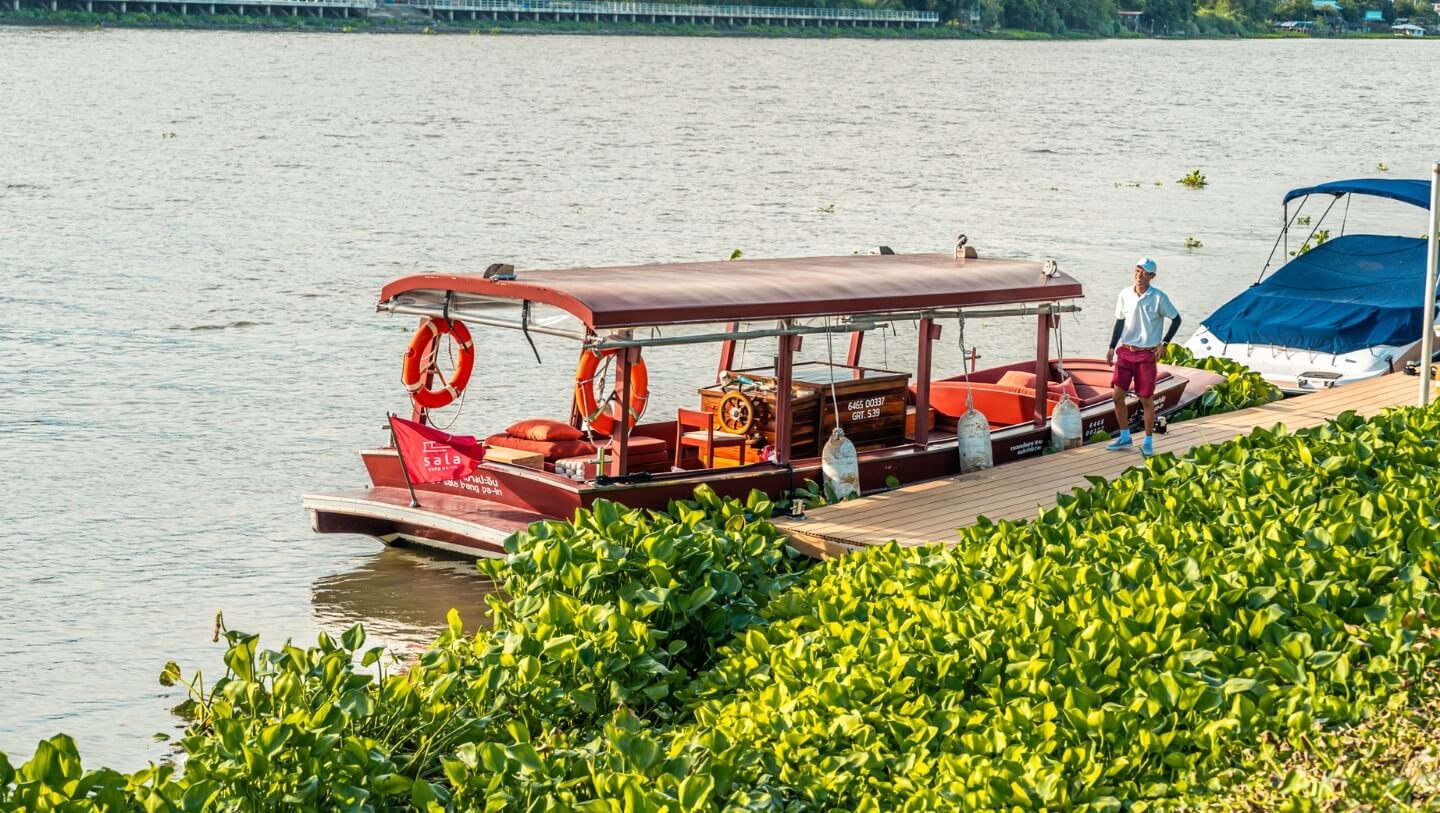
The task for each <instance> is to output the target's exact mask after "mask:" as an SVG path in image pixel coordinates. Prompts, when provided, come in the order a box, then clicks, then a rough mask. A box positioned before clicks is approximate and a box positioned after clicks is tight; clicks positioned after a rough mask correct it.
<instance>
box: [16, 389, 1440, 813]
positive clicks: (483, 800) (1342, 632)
mask: <svg viewBox="0 0 1440 813" xmlns="http://www.w3.org/2000/svg"><path fill="white" fill-rule="evenodd" d="M1436 437H1440V412H1437V410H1433V409H1432V410H1414V409H1408V410H1393V411H1391V412H1389V413H1387V414H1385V415H1384V416H1381V417H1379V418H1375V419H1372V420H1369V421H1365V420H1361V419H1359V418H1357V417H1356V416H1354V415H1353V414H1346V415H1342V416H1341V417H1340V418H1339V419H1337V420H1336V421H1334V422H1332V423H1331V424H1330V425H1328V426H1326V427H1323V428H1319V429H1313V430H1305V431H1302V432H1299V433H1295V434H1291V433H1287V432H1284V431H1280V430H1267V429H1260V430H1256V431H1255V432H1254V433H1253V434H1251V435H1250V436H1249V437H1245V438H1240V439H1237V440H1234V441H1231V442H1227V443H1223V444H1219V445H1215V446H1206V447H1202V448H1199V449H1196V450H1194V451H1193V452H1191V453H1190V454H1189V456H1188V457H1186V458H1184V459H1177V458H1175V457H1174V456H1172V455H1161V456H1159V457H1157V458H1154V459H1152V460H1150V461H1149V462H1148V463H1146V464H1145V466H1144V467H1142V468H1136V469H1132V470H1130V471H1129V472H1128V473H1126V474H1125V475H1123V476H1122V477H1120V478H1119V479H1118V480H1116V481H1114V482H1113V483H1105V482H1103V481H1100V482H1096V483H1095V484H1094V485H1093V486H1092V487H1091V488H1088V489H1084V490H1077V491H1076V492H1074V493H1073V494H1072V495H1071V496H1069V497H1065V498H1062V499H1061V500H1060V501H1059V503H1058V504H1057V505H1056V506H1055V507H1054V508H1051V509H1049V510H1046V511H1044V512H1042V513H1041V514H1040V515H1039V517H1038V518H1037V519H1036V520H1034V521H1030V522H1019V523H1011V522H1000V523H992V522H989V521H986V520H983V519H982V520H981V521H980V522H979V523H978V524H977V525H975V526H973V527H969V528H965V529H961V530H959V532H958V536H957V537H956V538H955V539H953V540H950V541H951V542H953V543H954V544H953V545H952V546H950V547H940V546H934V547H928V548H924V549H907V548H901V547H899V546H895V545H891V546H889V547H886V548H882V549H877V550H872V551H868V552H865V553H862V554H855V555H851V556H846V557H843V558H841V559H839V560H836V561H832V562H826V563H819V564H813V565H811V564H810V563H808V561H807V560H803V559H800V558H799V557H798V556H797V555H796V554H794V553H793V552H792V551H789V550H788V549H787V548H785V546H784V544H783V539H782V537H781V536H780V534H779V532H778V531H777V529H776V528H775V526H774V525H773V524H772V523H771V522H770V518H769V517H770V514H771V513H772V512H773V510H774V506H773V504H772V503H771V502H770V501H769V500H767V499H765V498H764V497H763V496H761V495H758V494H754V495H752V496H751V497H750V498H749V499H748V500H747V501H744V502H741V501H736V500H725V499H720V498H719V497H717V496H716V495H714V494H713V492H707V491H701V492H699V493H697V495H696V500H694V501H691V502H685V503H676V504H674V505H672V506H671V508H670V510H668V511H667V512H664V513H658V514H657V513H652V512H645V511H638V510H630V509H624V508H621V507H620V506H617V505H614V504H610V503H597V504H596V506H595V507H594V508H592V509H591V510H589V511H582V512H580V514H578V515H577V517H576V518H575V519H574V520H573V521H571V522H566V523H558V522H557V523H546V524H543V525H540V526H536V527H534V528H532V529H531V530H530V532H528V533H524V534H519V535H517V536H515V537H513V538H512V539H511V540H510V543H509V549H510V552H511V556H510V558H509V560H508V561H507V562H506V563H504V564H500V563H495V564H486V565H485V569H486V571H487V572H489V573H490V574H491V575H492V576H493V577H494V578H496V579H497V580H501V581H503V583H504V586H505V589H506V592H507V593H508V594H509V595H510V596H511V599H512V600H511V601H510V603H508V604H504V603H499V602H498V601H497V603H496V606H495V618H496V620H495V628H494V629H493V630H482V631H480V632H479V633H477V634H475V635H467V634H465V633H464V632H463V631H462V628H461V625H460V622H459V619H458V618H455V617H453V616H452V619H451V622H450V627H449V629H448V630H447V631H446V632H445V633H443V634H442V635H441V637H440V639H439V641H437V643H436V645H435V646H434V647H432V648H431V649H430V650H429V651H428V652H426V653H425V654H424V655H423V656H421V658H420V659H419V661H418V662H416V663H415V664H413V665H412V666H410V667H409V668H408V669H395V668H392V667H388V666H387V667H386V668H384V669H378V667H380V666H383V665H385V663H386V662H385V660H384V656H383V655H382V654H381V653H380V652H379V651H378V650H375V649H366V648H365V646H364V634H363V631H361V630H360V629H359V628H358V627H357V628H354V629H352V630H351V631H349V632H348V633H346V634H345V635H344V636H342V637H341V639H340V640H339V641H335V640H332V639H330V638H329V637H327V636H322V637H321V639H320V642H319V644H318V645H317V646H315V647H311V648H308V649H300V648H297V647H291V646H288V645H287V646H284V647H282V648H281V649H280V650H278V651H266V650H263V649H260V648H259V646H258V641H257V640H256V639H255V638H254V637H253V636H248V635H245V634H243V633H237V632H230V633H227V643H228V649H227V655H226V661H225V662H226V665H227V673H226V675H225V676H223V677H222V678H221V679H220V680H219V681H216V682H215V683H214V684H213V685H210V686H208V687H207V686H206V685H205V684H203V683H202V682H201V681H200V680H199V679H198V678H196V677H190V678H189V679H188V680H185V678H184V676H181V675H179V673H178V672H179V670H178V669H170V668H167V671H166V673H165V679H166V680H177V679H181V680H184V682H187V683H188V685H190V686H191V689H192V692H193V696H194V699H195V707H194V710H193V722H192V723H191V725H190V727H189V728H188V730H187V732H186V735H185V737H184V738H183V739H182V740H181V742H180V744H181V747H182V748H183V749H184V751H185V757H186V762H185V767H184V773H183V774H181V773H177V772H176V771H175V770H174V769H172V768H169V767H165V766H161V767H157V768H152V769H149V770H146V771H140V772H137V773H135V774H129V775H124V774H119V773H116V772H113V771H85V770H83V769H82V768H81V767H80V761H79V757H78V754H76V753H75V749H74V744H73V742H70V741H69V740H68V738H63V737H57V738H55V739H53V740H51V741H48V742H47V743H45V744H42V746H41V748H40V749H39V750H37V753H36V757H35V759H33V760H31V762H30V763H27V764H26V765H24V766H21V767H20V768H19V769H15V768H13V767H12V766H11V764H10V763H9V762H8V761H6V760H4V759H3V758H0V809H3V810H27V811H28V810H97V809H105V810H197V811H199V810H217V811H252V810H255V811H258V810H271V809H276V808H288V809H295V810H357V811H359V810H375V811H382V810H421V811H427V813H428V812H429V811H450V810H456V811H459V810H495V811H500V810H517V811H531V810H534V811H547V810H576V811H586V812H587V813H588V812H590V811H594V812H595V813H599V812H600V811H624V810H635V811H669V812H672V813H680V812H681V811H694V810H754V811H807V810H858V811H889V810H905V811H921V810H946V811H949V810H995V809H1001V808H1003V809H1007V810H1039V809H1050V810H1063V809H1076V810H1078V809H1085V810H1117V811H1118V810H1134V811H1141V810H1153V809H1175V808H1182V809H1185V808H1193V807H1196V806H1197V805H1208V804H1213V803H1215V802H1217V801H1223V800H1225V799H1227V798H1229V795H1230V790H1231V788H1232V787H1233V786H1235V785H1236V784H1237V783H1243V782H1244V781H1245V780H1247V779H1254V777H1256V776H1257V775H1263V772H1265V771H1268V770H1272V769H1274V766H1276V765H1284V764H1289V763H1288V762H1287V760H1291V759H1293V756H1287V754H1289V755H1293V754H1297V753H1308V751H1307V750H1306V749H1308V748H1310V746H1311V745H1312V744H1315V743H1324V742H1329V741H1330V739H1329V738H1331V737H1332V735H1333V732H1336V731H1341V730H1348V729H1343V726H1345V725H1348V724H1350V723H1354V722H1362V721H1364V720H1366V719H1371V718H1374V719H1381V720H1384V719H1387V718H1386V716H1385V715H1386V714H1392V713H1394V712H1398V711H1402V710H1404V709H1406V708H1410V707H1416V706H1421V705H1423V704H1424V703H1425V702H1428V701H1430V700H1433V698H1432V697H1430V695H1427V694H1426V693H1427V692H1430V691H1431V688H1430V687H1434V686H1435V685H1436V683H1435V681H1434V680H1433V675H1434V670H1435V668H1436V664H1437V663H1440V629H1437V626H1436V625H1437V621H1436V619H1437V618H1440V591H1437V589H1436V580H1437V579H1440V496H1437V495H1436V494H1435V492H1434V488H1433V478H1434V476H1435V472H1436V470H1437V469H1440V443H1437V442H1436V441H1435V440H1434V438H1436ZM364 664H370V665H371V666H372V667H375V668H377V673H376V674H370V673H367V672H366V671H363V670H361V669H359V668H357V667H358V666H361V665H364ZM1427 675H1429V676H1431V678H1427ZM1419 749H1420V746H1419V745H1417V746H1416V749H1415V750H1416V751H1417V752H1418V751H1419ZM1422 779H1423V777H1422ZM1262 786H1263V794H1261V798H1264V799H1265V800H1266V805H1267V806H1268V807H1270V808H1273V809H1294V810H1304V809H1309V808H1310V802H1309V796H1307V794H1313V793H1315V792H1316V791H1315V788H1316V787H1317V785H1316V784H1315V783H1314V782H1312V781H1308V780H1307V781H1294V782H1275V783H1268V782H1262ZM1327 787H1328V786H1327ZM1423 787H1427V786H1426V785H1424V783H1423V782H1421V781H1419V780H1416V781H1409V780H1407V782H1405V783H1399V784H1396V783H1356V784H1355V785H1353V786H1352V788H1351V790H1349V791H1346V792H1347V793H1351V794H1353V795H1351V796H1349V797H1347V798H1348V799H1349V800H1350V801H1352V802H1354V803H1355V804H1357V805H1359V804H1365V803H1367V802H1371V803H1374V804H1375V805H1376V806H1377V807H1378V808H1383V809H1387V810H1389V809H1397V808H1401V807H1402V806H1403V805H1405V804H1407V803H1409V802H1413V801H1415V800H1416V799H1417V798H1421V797H1420V796H1419V795H1418V794H1420V793H1422V792H1423V791H1422V790H1420V789H1421V788H1423ZM1332 802H1333V799H1332ZM1332 806H1333V805H1332Z"/></svg>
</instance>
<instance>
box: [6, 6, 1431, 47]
mask: <svg viewBox="0 0 1440 813" xmlns="http://www.w3.org/2000/svg"><path fill="white" fill-rule="evenodd" d="M0 25H6V26H35V27H66V28H90V29H97V28H135V29H161V30H195V31H307V32H327V33H336V34H362V33H363V34H430V35H439V34H470V35H474V34H492V35H499V34H526V35H543V34H587V35H599V36H651V37H751V38H774V39H876V40H896V39H904V40H976V41H979V40H999V41H1042V42H1057V41H1074V40H1207V41H1210V40H1241V39H1301V40H1309V39H1317V40H1320V39H1380V40H1401V39H1405V40H1407V41H1408V40H1409V39H1410V38H1401V37H1395V36H1393V35H1390V34H1340V35H1333V36H1325V37H1314V36H1310V35H1306V34H1295V33H1281V32H1263V33H1252V34H1237V35H1227V36H1218V35H1197V36H1186V37H1154V36H1148V35H1144V34H1134V33H1122V34H1091V33H1088V32H1069V33H1065V34H1049V33H1045V32H1041V31H1027V30H1024V29H1001V30H999V31H971V30H968V29H963V28H957V27H954V26H946V25H940V26H935V27H931V28H849V27H845V28H841V27H829V26H818V27H812V26H807V27H795V26H789V27H787V26H779V25H749V26H744V27H739V28H718V27H712V26H705V25H679V24H667V23H615V22H569V21H564V22H537V21H523V22H516V21H509V20H499V21H496V20H453V21H452V20H433V21H429V22H426V23H416V22H410V21H405V20H396V19H386V18H381V19H376V18H373V17H372V18H365V17H354V18H348V19H346V18H329V17H324V18H322V17H286V16H277V17H250V16H244V17H242V16H239V15H227V14H217V15H203V16H202V15H198V14H197V15H184V16H182V15H178V14H166V13H160V14H147V13H143V12H128V13H123V14H121V13H109V12H85V11H69V10H62V11H45V10H40V9H23V10H20V11H14V10H0ZM1424 39H1435V40H1440V37H1426V38H1424Z"/></svg>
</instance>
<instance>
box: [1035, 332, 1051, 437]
mask: <svg viewBox="0 0 1440 813" xmlns="http://www.w3.org/2000/svg"><path fill="white" fill-rule="evenodd" d="M1054 318H1056V317H1054V316H1051V315H1050V313H1049V311H1046V312H1045V313H1042V314H1040V316H1039V317H1037V320H1036V322H1035V325H1036V331H1035V426H1036V427H1037V428H1039V427H1041V426H1044V425H1045V407H1046V405H1047V404H1048V403H1049V399H1050V321H1051V320H1052V319H1054Z"/></svg>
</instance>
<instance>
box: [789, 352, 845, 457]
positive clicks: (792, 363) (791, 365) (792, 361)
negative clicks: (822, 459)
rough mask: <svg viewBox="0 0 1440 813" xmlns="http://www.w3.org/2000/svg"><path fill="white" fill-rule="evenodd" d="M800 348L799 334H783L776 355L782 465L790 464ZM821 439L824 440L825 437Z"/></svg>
mask: <svg viewBox="0 0 1440 813" xmlns="http://www.w3.org/2000/svg"><path fill="white" fill-rule="evenodd" d="M799 349H800V337H799V336H794V335H786V336H781V337H780V348H779V351H778V353H777V355H776V356H775V462H776V463H779V464H780V465H782V466H788V465H790V434H791V432H790V424H791V423H792V422H793V420H794V414H793V411H792V409H791V407H792V404H791V403H790V400H791V399H790V396H791V392H790V388H791V385H792V382H793V379H794V373H795V351H796V350H799ZM832 375H833V373H832ZM819 441H820V442H823V441H824V438H820V439H819Z"/></svg>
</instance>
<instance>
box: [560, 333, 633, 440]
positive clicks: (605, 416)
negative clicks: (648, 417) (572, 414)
mask: <svg viewBox="0 0 1440 813" xmlns="http://www.w3.org/2000/svg"><path fill="white" fill-rule="evenodd" d="M620 352H621V351H620V350H616V349H610V350H595V349H593V348H592V349H588V350H582V351H581V352H580V366H579V367H578V368H577V369H576V370H575V403H576V404H577V405H578V406H579V407H580V416H581V417H582V418H584V420H585V422H586V423H588V424H590V428H591V429H593V430H595V431H596V432H599V433H600V434H602V435H609V434H611V433H612V431H613V430H614V429H615V423H616V421H615V415H614V414H612V413H614V412H618V411H619V410H618V409H615V408H613V407H612V402H615V401H618V400H619V395H618V394H617V393H614V392H612V393H611V394H610V395H608V396H606V397H605V400H604V401H603V402H602V401H600V400H599V399H597V398H596V397H595V379H596V378H598V377H599V370H600V368H601V366H602V363H603V362H605V361H606V360H607V359H609V358H611V357H613V356H615V355H617V354H618V353H620ZM617 389H618V388H617ZM649 400H650V375H649V373H648V372H646V370H645V359H643V358H642V359H637V360H636V361H635V363H634V364H631V365H630V403H629V404H628V405H627V408H626V412H628V416H629V417H628V420H629V424H628V425H629V426H634V425H635V424H636V423H638V422H639V420H640V416H641V415H644V414H645V405H646V403H647V402H648V401H649Z"/></svg>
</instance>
